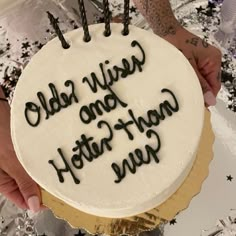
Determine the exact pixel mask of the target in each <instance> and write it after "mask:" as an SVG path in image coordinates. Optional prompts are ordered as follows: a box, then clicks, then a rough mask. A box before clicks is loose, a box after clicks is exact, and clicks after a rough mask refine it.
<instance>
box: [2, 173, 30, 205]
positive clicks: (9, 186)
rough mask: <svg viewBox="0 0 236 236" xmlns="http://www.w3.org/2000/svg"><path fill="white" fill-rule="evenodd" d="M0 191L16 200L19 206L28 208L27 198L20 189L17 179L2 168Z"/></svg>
mask: <svg viewBox="0 0 236 236" xmlns="http://www.w3.org/2000/svg"><path fill="white" fill-rule="evenodd" d="M0 193H2V194H3V195H4V196H5V197H6V198H7V199H9V200H10V201H12V202H14V204H16V205H17V206H18V207H19V208H23V209H27V205H26V203H25V199H24V197H23V196H22V194H21V192H20V191H19V189H18V186H17V184H16V182H15V180H14V179H12V178H11V177H10V176H9V175H8V174H6V173H5V172H4V171H2V170H0Z"/></svg>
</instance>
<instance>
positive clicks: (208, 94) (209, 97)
mask: <svg viewBox="0 0 236 236" xmlns="http://www.w3.org/2000/svg"><path fill="white" fill-rule="evenodd" d="M191 64H192V66H193V68H194V70H195V72H196V74H197V77H198V79H199V82H200V84H201V87H202V92H203V96H204V101H205V104H206V105H207V106H215V105H216V97H215V96H214V94H213V92H212V89H211V86H210V85H209V83H208V82H207V81H206V80H205V79H204V78H203V76H202V74H201V73H200V72H199V71H198V69H197V65H196V64H194V63H191Z"/></svg>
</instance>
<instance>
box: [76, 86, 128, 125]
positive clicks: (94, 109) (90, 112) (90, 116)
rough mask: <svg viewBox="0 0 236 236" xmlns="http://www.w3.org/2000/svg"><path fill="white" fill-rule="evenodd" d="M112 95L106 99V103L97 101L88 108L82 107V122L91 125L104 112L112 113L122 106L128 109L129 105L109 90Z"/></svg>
mask: <svg viewBox="0 0 236 236" xmlns="http://www.w3.org/2000/svg"><path fill="white" fill-rule="evenodd" d="M109 91H110V93H111V94H108V95H106V96H105V97H104V102H102V101H100V100H96V101H95V102H94V103H90V104H89V105H88V106H82V107H81V109H80V120H81V121H82V122H83V123H85V124H89V123H90V122H91V121H93V120H96V118H97V116H101V115H103V112H104V111H105V112H107V113H108V112H110V111H111V110H114V109H116V107H117V105H118V104H120V105H121V106H122V107H127V104H126V103H124V102H123V101H121V99H120V98H119V97H118V96H117V95H116V94H115V93H114V92H113V91H112V89H111V88H109Z"/></svg>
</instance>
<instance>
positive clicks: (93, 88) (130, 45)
mask: <svg viewBox="0 0 236 236" xmlns="http://www.w3.org/2000/svg"><path fill="white" fill-rule="evenodd" d="M122 27H123V26H122V24H112V25H111V29H112V34H111V36H109V37H105V36H104V34H103V32H104V25H103V24H97V25H91V26H90V27H89V30H90V33H91V37H92V39H91V41H90V42H84V41H83V31H82V29H77V30H74V31H71V32H68V33H67V34H65V39H66V40H67V41H68V43H69V44H70V48H69V49H63V48H62V47H61V44H60V41H59V40H58V39H57V38H55V39H53V40H52V41H50V42H49V43H48V44H47V45H45V46H44V47H43V49H41V50H40V51H39V52H38V53H37V54H36V55H35V56H34V57H33V58H32V60H31V61H30V63H29V64H28V65H27V67H26V68H25V70H24V71H23V73H22V75H21V78H20V80H19V82H18V84H17V87H16V90H15V94H14V98H13V102H12V109H11V130H12V140H13V144H14V148H15V151H16V154H17V157H18V159H19V161H20V162H21V164H22V165H23V167H24V168H25V170H26V171H27V172H28V174H29V175H30V176H31V177H32V178H33V179H34V180H35V181H36V182H37V183H38V184H39V185H40V186H41V187H42V188H44V189H45V190H46V191H48V192H49V193H51V194H53V195H54V196H56V197H58V198H59V199H61V200H63V201H64V202H66V203H67V204H69V205H71V206H73V207H75V208H76V209H78V210H80V211H83V212H86V213H89V214H92V215H96V216H102V217H110V218H120V217H128V216H133V215H137V214H139V213H142V212H145V211H148V210H150V209H152V208H154V207H156V206H158V205H160V204H161V203H163V202H164V201H165V200H167V199H168V198H169V197H170V196H171V195H172V194H174V192H175V191H176V190H177V189H178V188H179V187H180V186H181V184H182V183H183V181H184V180H185V178H186V177H187V175H188V174H189V172H190V170H191V168H192V166H193V164H194V160H195V158H196V153H197V149H198V144H199V140H200V136H201V133H202V127H203V119H204V101H203V95H202V91H201V87H200V84H199V81H198V78H197V76H196V74H195V72H194V70H193V69H192V67H191V65H190V63H189V62H188V61H187V59H186V58H185V57H184V56H183V55H182V53H181V52H180V51H179V50H177V49H176V48H175V47H174V46H172V45H171V44H169V43H168V42H166V41H165V40H163V39H161V38H160V37H158V36H156V35H154V34H153V33H152V32H148V31H145V30H142V29H139V28H136V27H134V26H130V33H129V35H127V36H123V35H122V33H121V32H122Z"/></svg>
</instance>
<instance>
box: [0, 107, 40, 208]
mask: <svg viewBox="0 0 236 236" xmlns="http://www.w3.org/2000/svg"><path fill="white" fill-rule="evenodd" d="M0 105H1V106H0V114H1V116H0V193H1V194H3V195H4V196H5V197H6V198H8V199H9V200H10V201H12V202H13V203H15V204H16V205H17V206H18V207H20V208H23V209H30V210H32V211H33V212H37V211H39V210H40V202H41V200H40V198H41V196H40V191H39V187H38V186H37V184H36V183H35V182H34V181H33V180H32V179H31V178H30V177H29V175H28V174H27V173H26V172H25V170H24V169H23V167H22V166H21V164H20V163H19V161H18V159H17V157H16V154H15V152H14V148H13V144H12V141H11V136H10V115H9V111H8V108H7V106H8V105H2V104H0Z"/></svg>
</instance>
